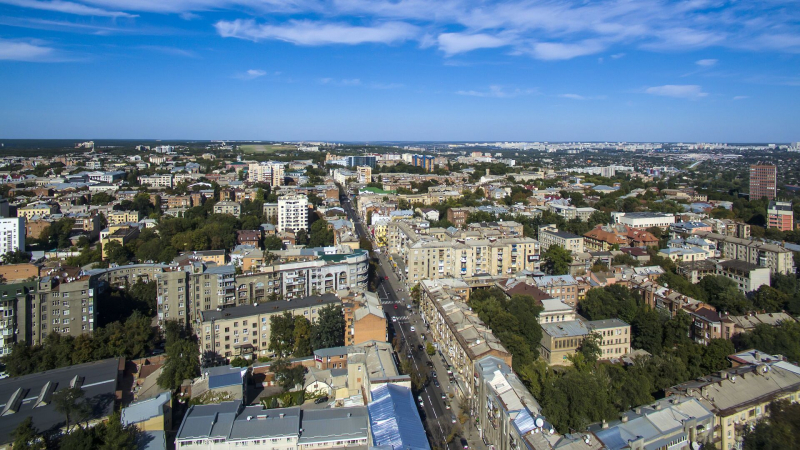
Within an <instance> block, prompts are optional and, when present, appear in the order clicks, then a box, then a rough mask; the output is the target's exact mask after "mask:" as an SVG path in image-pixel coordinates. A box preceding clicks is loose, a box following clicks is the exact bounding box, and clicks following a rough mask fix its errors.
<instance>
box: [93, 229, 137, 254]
mask: <svg viewBox="0 0 800 450" xmlns="http://www.w3.org/2000/svg"><path fill="white" fill-rule="evenodd" d="M106 230H107V231H106ZM140 231H141V230H140V228H139V227H136V226H128V225H123V224H120V225H111V226H109V227H108V228H106V229H105V230H103V231H101V232H100V245H101V247H102V249H103V259H106V258H108V244H109V243H110V242H117V243H119V244H120V245H123V246H124V245H125V244H127V243H128V242H130V241H132V240H134V239H136V238H137V237H139V233H140Z"/></svg>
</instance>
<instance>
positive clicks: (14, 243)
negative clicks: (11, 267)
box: [0, 217, 25, 255]
mask: <svg viewBox="0 0 800 450" xmlns="http://www.w3.org/2000/svg"><path fill="white" fill-rule="evenodd" d="M20 249H22V250H25V219H24V218H22V217H6V218H0V255H5V254H6V253H9V252H15V251H17V250H20Z"/></svg>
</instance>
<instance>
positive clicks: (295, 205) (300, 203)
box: [278, 194, 309, 233]
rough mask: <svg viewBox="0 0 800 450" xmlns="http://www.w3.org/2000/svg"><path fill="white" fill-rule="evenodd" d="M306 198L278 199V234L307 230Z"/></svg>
mask: <svg viewBox="0 0 800 450" xmlns="http://www.w3.org/2000/svg"><path fill="white" fill-rule="evenodd" d="M308 213H309V211H308V197H306V196H305V195H300V194H295V195H285V196H282V197H278V232H280V233H283V232H284V231H292V232H295V233H296V232H298V231H300V230H308Z"/></svg>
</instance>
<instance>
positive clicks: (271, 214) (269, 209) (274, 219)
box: [262, 203, 278, 225]
mask: <svg viewBox="0 0 800 450" xmlns="http://www.w3.org/2000/svg"><path fill="white" fill-rule="evenodd" d="M262 211H263V212H264V220H266V221H267V223H271V224H273V225H277V224H278V204H277V203H264V206H263V208H262Z"/></svg>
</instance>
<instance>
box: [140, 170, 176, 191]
mask: <svg viewBox="0 0 800 450" xmlns="http://www.w3.org/2000/svg"><path fill="white" fill-rule="evenodd" d="M138 181H139V184H141V185H143V186H152V187H156V188H171V187H173V183H174V176H173V175H172V174H171V173H168V174H163V175H149V176H148V175H142V176H140V177H139V178H138Z"/></svg>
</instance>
